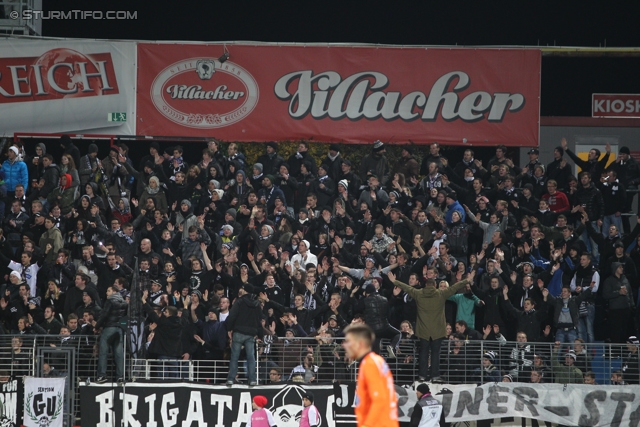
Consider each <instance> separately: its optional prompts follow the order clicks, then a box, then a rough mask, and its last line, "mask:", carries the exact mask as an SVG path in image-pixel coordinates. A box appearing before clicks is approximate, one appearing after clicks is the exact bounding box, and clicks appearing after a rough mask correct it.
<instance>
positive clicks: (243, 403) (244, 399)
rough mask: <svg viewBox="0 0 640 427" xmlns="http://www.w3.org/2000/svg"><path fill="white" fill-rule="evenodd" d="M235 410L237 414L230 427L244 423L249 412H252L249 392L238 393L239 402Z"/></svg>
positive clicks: (238, 426) (237, 426) (236, 426)
mask: <svg viewBox="0 0 640 427" xmlns="http://www.w3.org/2000/svg"><path fill="white" fill-rule="evenodd" d="M237 411H238V416H237V417H236V420H235V421H234V422H233V424H232V426H231V427H241V426H242V424H246V422H247V421H249V418H250V417H251V412H253V408H252V407H251V393H241V394H240V404H239V405H238V409H237Z"/></svg>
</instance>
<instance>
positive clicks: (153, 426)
mask: <svg viewBox="0 0 640 427" xmlns="http://www.w3.org/2000/svg"><path fill="white" fill-rule="evenodd" d="M144 401H145V402H146V403H148V404H149V420H148V421H147V425H146V427H157V426H158V423H157V422H156V394H155V393H153V394H150V395H149V396H147V397H145V398H144Z"/></svg>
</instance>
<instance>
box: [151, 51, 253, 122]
mask: <svg viewBox="0 0 640 427" xmlns="http://www.w3.org/2000/svg"><path fill="white" fill-rule="evenodd" d="M258 98H259V90H258V83H257V82H256V80H255V79H254V78H253V76H252V75H251V74H250V73H249V72H248V71H247V70H245V69H244V68H242V67H241V66H239V65H237V64H235V63H233V62H230V61H226V62H224V63H222V64H221V63H220V61H218V59H216V58H190V59H185V60H182V61H179V62H176V63H174V64H171V65H170V66H168V67H167V68H165V69H164V70H162V71H161V72H160V73H159V74H158V75H157V76H156V78H155V79H154V80H153V83H152V84H151V100H152V102H153V104H154V106H155V107H156V109H157V110H158V111H159V112H160V113H162V114H163V115H164V116H165V117H167V118H168V119H169V120H171V121H173V122H175V123H177V124H179V125H182V126H186V127H191V128H197V129H214V128H221V127H224V126H229V125H231V124H234V123H237V122H239V121H241V120H242V119H244V118H245V117H247V116H248V115H249V114H250V113H251V112H252V111H253V109H254V108H255V107H256V105H257V104H258Z"/></svg>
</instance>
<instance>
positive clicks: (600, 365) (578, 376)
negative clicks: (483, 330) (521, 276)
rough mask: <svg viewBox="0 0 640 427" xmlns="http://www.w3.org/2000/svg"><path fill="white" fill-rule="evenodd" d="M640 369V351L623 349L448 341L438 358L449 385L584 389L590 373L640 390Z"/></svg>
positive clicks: (633, 347) (597, 345) (617, 346)
mask: <svg viewBox="0 0 640 427" xmlns="http://www.w3.org/2000/svg"><path fill="white" fill-rule="evenodd" d="M573 355H575V360H567V356H568V358H569V359H574V357H573ZM485 356H488V357H485ZM639 364H640V352H638V346H636V345H624V344H600V343H593V344H577V343H576V344H573V343H564V344H562V345H560V346H559V347H556V346H555V345H554V344H553V343H526V342H525V343H518V342H506V341H503V342H498V341H459V340H448V341H445V342H443V345H442V348H441V352H440V376H441V378H442V380H443V381H445V382H447V383H450V384H470V383H475V384H483V383H487V382H493V381H496V380H498V381H501V380H502V378H503V376H504V375H510V376H511V377H510V378H511V379H512V381H514V382H527V383H530V382H535V381H536V380H537V379H538V378H540V380H541V382H543V383H553V382H559V383H566V382H575V383H581V382H582V380H583V378H584V376H585V374H587V373H589V374H590V375H593V376H594V379H595V381H596V382H597V383H598V384H613V379H612V376H613V375H614V374H615V375H616V376H617V375H618V374H619V375H620V376H619V377H617V378H615V380H616V381H620V380H621V381H624V383H626V384H640V370H639ZM578 370H579V371H578Z"/></svg>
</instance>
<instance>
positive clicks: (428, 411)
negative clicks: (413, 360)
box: [409, 383, 444, 427]
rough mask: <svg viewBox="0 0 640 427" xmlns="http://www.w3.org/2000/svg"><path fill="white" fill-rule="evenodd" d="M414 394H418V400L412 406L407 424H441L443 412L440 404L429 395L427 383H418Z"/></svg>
mask: <svg viewBox="0 0 640 427" xmlns="http://www.w3.org/2000/svg"><path fill="white" fill-rule="evenodd" d="M416 396H418V401H417V402H416V404H415V406H414V407H413V413H412V414H411V420H410V421H409V426H410V427H427V426H428V427H435V426H439V425H442V426H443V425H444V412H443V411H442V404H441V403H440V402H438V400H436V399H435V398H434V397H433V396H432V395H431V390H430V389H429V385H428V384H426V383H422V384H419V385H418V387H416ZM438 423H439V424H438Z"/></svg>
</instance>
